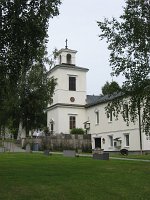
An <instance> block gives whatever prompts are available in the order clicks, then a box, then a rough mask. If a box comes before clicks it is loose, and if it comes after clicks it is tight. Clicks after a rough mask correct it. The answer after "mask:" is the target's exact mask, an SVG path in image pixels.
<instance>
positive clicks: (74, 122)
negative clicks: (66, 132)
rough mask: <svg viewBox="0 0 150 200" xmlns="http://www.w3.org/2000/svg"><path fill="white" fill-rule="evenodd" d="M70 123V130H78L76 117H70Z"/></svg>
mask: <svg viewBox="0 0 150 200" xmlns="http://www.w3.org/2000/svg"><path fill="white" fill-rule="evenodd" d="M69 121H70V122H69V123H70V129H73V128H76V117H75V116H70V118H69Z"/></svg>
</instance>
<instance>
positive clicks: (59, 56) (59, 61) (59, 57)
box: [59, 55, 61, 64]
mask: <svg viewBox="0 0 150 200" xmlns="http://www.w3.org/2000/svg"><path fill="white" fill-rule="evenodd" d="M59 64H61V55H60V56H59Z"/></svg>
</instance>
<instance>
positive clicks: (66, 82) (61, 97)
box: [47, 40, 88, 133]
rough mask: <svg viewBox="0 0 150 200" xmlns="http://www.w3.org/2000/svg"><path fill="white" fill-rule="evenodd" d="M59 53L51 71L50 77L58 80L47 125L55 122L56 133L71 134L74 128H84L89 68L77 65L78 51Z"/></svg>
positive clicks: (64, 50) (63, 49)
mask: <svg viewBox="0 0 150 200" xmlns="http://www.w3.org/2000/svg"><path fill="white" fill-rule="evenodd" d="M67 42H68V41H67V40H66V46H65V48H62V49H60V50H59V51H58V57H57V62H58V64H57V65H56V66H54V67H53V68H52V69H51V70H50V71H49V77H54V78H56V79H57V85H56V88H55V93H54V96H53V104H52V105H49V107H48V109H47V124H48V126H49V123H50V122H51V121H53V122H54V126H53V127H55V128H54V129H55V130H54V131H55V133H61V132H62V133H70V129H72V128H83V127H84V124H83V123H84V121H85V104H86V72H87V71H88V69H87V68H83V67H78V66H76V63H75V56H76V53H77V51H76V50H71V49H69V48H68V44H67Z"/></svg>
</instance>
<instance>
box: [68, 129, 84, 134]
mask: <svg viewBox="0 0 150 200" xmlns="http://www.w3.org/2000/svg"><path fill="white" fill-rule="evenodd" d="M70 133H71V134H77V135H83V134H84V130H83V129H82V128H73V129H71V131H70Z"/></svg>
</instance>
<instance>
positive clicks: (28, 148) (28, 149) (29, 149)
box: [26, 144, 31, 153]
mask: <svg viewBox="0 0 150 200" xmlns="http://www.w3.org/2000/svg"><path fill="white" fill-rule="evenodd" d="M26 152H27V153H31V146H30V144H27V145H26Z"/></svg>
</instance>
